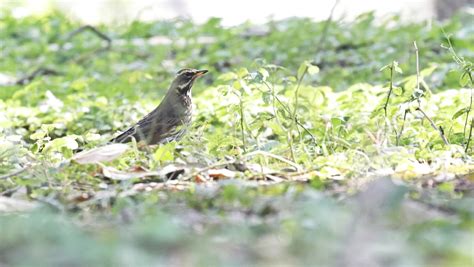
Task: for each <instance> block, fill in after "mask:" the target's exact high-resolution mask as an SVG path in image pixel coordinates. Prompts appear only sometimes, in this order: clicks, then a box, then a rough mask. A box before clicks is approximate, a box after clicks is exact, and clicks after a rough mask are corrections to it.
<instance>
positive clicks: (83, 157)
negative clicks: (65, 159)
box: [72, 144, 129, 164]
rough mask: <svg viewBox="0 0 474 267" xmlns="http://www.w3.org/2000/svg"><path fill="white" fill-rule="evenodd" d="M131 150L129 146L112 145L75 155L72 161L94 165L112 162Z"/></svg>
mask: <svg viewBox="0 0 474 267" xmlns="http://www.w3.org/2000/svg"><path fill="white" fill-rule="evenodd" d="M128 149H129V146H128V145H127V144H110V145H106V146H102V147H97V148H93V149H90V150H86V151H82V152H79V153H77V154H75V155H74V156H73V157H72V160H73V161H75V162H77V163H79V164H94V163H100V162H108V161H112V160H114V159H116V158H118V157H120V156H121V155H122V154H123V153H125V152H126V151H127V150H128Z"/></svg>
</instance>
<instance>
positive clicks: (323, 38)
mask: <svg viewBox="0 0 474 267" xmlns="http://www.w3.org/2000/svg"><path fill="white" fill-rule="evenodd" d="M338 4H339V0H336V1H334V5H333V6H332V8H331V12H330V13H329V17H328V18H327V19H326V22H325V23H324V28H323V31H322V32H321V37H320V38H319V42H318V46H317V47H316V52H315V55H317V54H319V52H320V51H321V49H322V48H323V45H324V44H325V43H326V39H327V35H328V30H329V25H330V24H331V21H332V17H333V16H334V11H335V10H336V7H337V5H338Z"/></svg>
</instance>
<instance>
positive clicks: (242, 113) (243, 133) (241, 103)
mask: <svg viewBox="0 0 474 267" xmlns="http://www.w3.org/2000/svg"><path fill="white" fill-rule="evenodd" d="M239 104H240V105H239V106H240V109H239V111H240V133H241V137H242V146H243V149H244V152H245V153H246V152H247V142H246V141H245V127H244V124H245V119H244V101H243V99H242V96H241V97H240V103H239Z"/></svg>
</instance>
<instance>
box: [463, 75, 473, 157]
mask: <svg viewBox="0 0 474 267" xmlns="http://www.w3.org/2000/svg"><path fill="white" fill-rule="evenodd" d="M467 75H469V81H470V82H471V86H470V93H471V96H470V98H469V108H468V110H467V112H466V120H465V121H464V135H463V138H464V139H465V138H466V128H467V122H468V121H469V114H470V113H471V109H472V84H473V82H472V75H471V72H470V71H469V72H468V73H467ZM471 131H472V124H471V129H470V130H469V139H470V138H471ZM468 147H469V143H467V144H466V147H465V150H466V152H467V148H468Z"/></svg>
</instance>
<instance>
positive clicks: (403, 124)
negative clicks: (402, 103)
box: [397, 109, 409, 146]
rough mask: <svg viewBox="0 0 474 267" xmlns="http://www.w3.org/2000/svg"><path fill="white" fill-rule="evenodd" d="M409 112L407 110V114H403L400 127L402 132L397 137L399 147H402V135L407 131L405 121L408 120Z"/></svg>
mask: <svg viewBox="0 0 474 267" xmlns="http://www.w3.org/2000/svg"><path fill="white" fill-rule="evenodd" d="M408 111H409V110H408V109H405V113H404V114H403V121H402V126H401V127H400V132H399V133H398V135H397V146H399V145H400V139H401V138H402V133H403V130H404V129H405V121H406V119H407V114H408Z"/></svg>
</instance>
